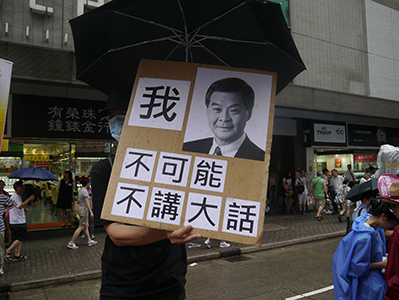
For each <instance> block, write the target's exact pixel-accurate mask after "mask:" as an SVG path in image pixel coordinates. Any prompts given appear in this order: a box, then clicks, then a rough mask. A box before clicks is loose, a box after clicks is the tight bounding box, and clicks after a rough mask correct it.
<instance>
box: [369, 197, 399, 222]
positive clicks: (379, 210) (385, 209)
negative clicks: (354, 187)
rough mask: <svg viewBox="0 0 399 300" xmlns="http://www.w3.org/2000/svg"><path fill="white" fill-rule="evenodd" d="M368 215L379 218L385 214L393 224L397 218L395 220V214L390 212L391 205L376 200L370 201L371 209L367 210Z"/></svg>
mask: <svg viewBox="0 0 399 300" xmlns="http://www.w3.org/2000/svg"><path fill="white" fill-rule="evenodd" d="M369 213H370V214H372V215H373V216H377V217H379V216H381V215H382V214H385V215H386V216H387V218H388V220H390V221H393V222H398V221H399V220H398V218H396V216H395V214H394V213H393V211H392V208H391V204H389V203H387V202H382V201H379V200H377V199H372V200H371V208H370V210H369Z"/></svg>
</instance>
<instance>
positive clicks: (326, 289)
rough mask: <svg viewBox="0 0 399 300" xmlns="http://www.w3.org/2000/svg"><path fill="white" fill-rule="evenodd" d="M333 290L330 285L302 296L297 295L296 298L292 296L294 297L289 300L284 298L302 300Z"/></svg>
mask: <svg viewBox="0 0 399 300" xmlns="http://www.w3.org/2000/svg"><path fill="white" fill-rule="evenodd" d="M333 289H334V286H333V285H330V286H328V287H325V288H322V289H320V290H316V291H312V292H309V293H306V294H302V295H298V296H294V297H290V298H285V300H297V299H302V298H305V297H309V296H313V295H317V294H321V293H325V292H328V291H331V290H333Z"/></svg>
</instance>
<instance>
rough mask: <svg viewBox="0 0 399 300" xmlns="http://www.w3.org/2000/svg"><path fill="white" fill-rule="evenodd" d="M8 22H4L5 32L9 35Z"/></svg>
mask: <svg viewBox="0 0 399 300" xmlns="http://www.w3.org/2000/svg"><path fill="white" fill-rule="evenodd" d="M8 30H9V29H8V23H7V22H6V23H5V24H4V32H5V34H6V35H8Z"/></svg>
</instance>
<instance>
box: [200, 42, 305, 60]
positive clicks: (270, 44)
mask: <svg viewBox="0 0 399 300" xmlns="http://www.w3.org/2000/svg"><path fill="white" fill-rule="evenodd" d="M197 37H201V39H200V40H196V41H195V42H196V43H200V42H201V41H204V40H207V39H209V40H215V41H224V42H232V43H243V44H253V45H263V46H272V47H274V48H276V49H277V50H279V51H280V52H281V53H284V54H285V55H286V56H287V57H288V58H291V59H292V60H293V61H295V62H297V63H299V64H302V63H301V62H299V61H297V60H296V59H295V58H293V57H292V56H291V55H289V54H288V53H287V52H285V51H284V50H282V49H280V48H279V47H277V46H276V45H274V44H273V43H270V42H268V41H266V42H257V41H245V40H235V39H231V38H226V37H219V36H206V35H198V36H197Z"/></svg>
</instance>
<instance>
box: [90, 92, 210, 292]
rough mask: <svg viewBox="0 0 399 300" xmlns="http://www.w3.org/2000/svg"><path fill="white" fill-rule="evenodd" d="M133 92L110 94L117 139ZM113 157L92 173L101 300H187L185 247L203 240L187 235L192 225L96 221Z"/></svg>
mask: <svg viewBox="0 0 399 300" xmlns="http://www.w3.org/2000/svg"><path fill="white" fill-rule="evenodd" d="M130 94H131V88H122V89H119V90H117V91H116V92H115V93H113V94H111V95H110V97H109V98H108V101H107V107H106V108H105V109H104V110H102V111H101V114H102V115H104V114H105V115H107V116H108V120H109V127H110V133H111V135H112V136H113V137H114V138H115V139H116V140H117V141H119V137H120V134H121V132H122V128H123V123H124V119H125V114H126V111H127V108H128V104H129V99H130ZM112 164H113V158H112V157H110V158H109V159H105V160H101V161H99V162H98V163H96V164H95V165H94V166H93V168H92V170H91V174H90V176H91V183H92V199H93V209H94V220H95V224H96V226H99V225H101V226H104V228H105V230H106V231H107V234H108V235H107V237H106V240H105V245H104V252H103V255H102V281H101V290H100V299H162V300H168V299H170V300H172V299H173V300H177V299H184V298H185V287H184V286H185V283H186V279H185V275H186V272H187V254H186V248H185V245H184V243H187V242H191V241H193V240H194V239H198V238H202V236H200V235H199V234H190V231H191V230H192V226H186V227H184V228H181V229H178V230H176V231H173V232H172V231H166V230H161V229H153V228H147V227H141V226H134V225H128V224H122V223H118V222H112V221H107V220H102V219H101V218H100V216H101V211H102V207H103V204H104V198H105V195H106V191H107V186H108V181H109V179H110V176H111V170H112Z"/></svg>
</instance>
